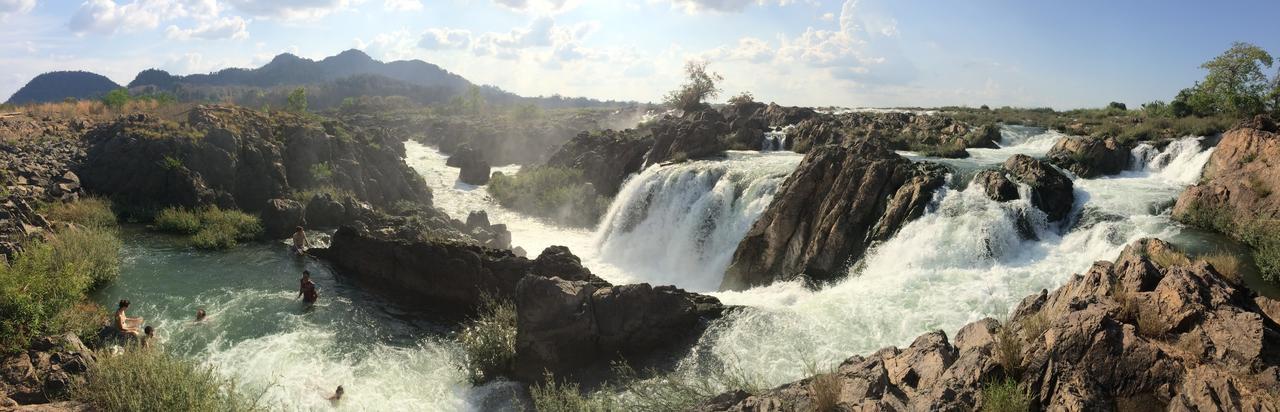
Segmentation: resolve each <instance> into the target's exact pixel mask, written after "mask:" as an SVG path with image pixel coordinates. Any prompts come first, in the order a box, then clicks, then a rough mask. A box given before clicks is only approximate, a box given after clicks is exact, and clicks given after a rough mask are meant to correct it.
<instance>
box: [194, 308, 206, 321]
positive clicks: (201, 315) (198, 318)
mask: <svg viewBox="0 0 1280 412" xmlns="http://www.w3.org/2000/svg"><path fill="white" fill-rule="evenodd" d="M205 317H206V315H205V313H204V309H196V322H204V318H205Z"/></svg>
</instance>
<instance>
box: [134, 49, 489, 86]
mask: <svg viewBox="0 0 1280 412" xmlns="http://www.w3.org/2000/svg"><path fill="white" fill-rule="evenodd" d="M355 75H378V76H383V77H387V78H390V79H394V80H399V81H402V82H406V83H409V84H413V85H418V86H423V87H432V88H440V89H445V90H450V91H453V92H455V93H458V92H461V91H463V90H466V88H467V87H469V86H471V82H469V81H467V79H464V78H462V76H459V75H457V74H453V73H450V72H449V71H447V70H445V69H442V68H440V66H436V65H434V64H431V63H427V62H424V61H421V60H401V61H393V62H389V63H383V62H380V61H377V60H374V59H373V58H372V57H369V55H367V54H365V53H364V52H362V51H359V50H355V49H351V50H347V51H344V52H342V53H339V54H338V55H336V56H331V57H327V58H325V59H323V60H320V61H315V60H311V59H305V58H301V57H298V56H294V55H292V54H289V53H283V54H280V55H278V56H276V57H275V58H274V59H271V62H270V63H267V64H266V65H264V66H262V67H259V68H256V69H241V68H230V69H223V70H219V71H217V72H214V73H209V74H192V75H187V76H173V75H170V74H169V73H166V72H164V71H161V70H155V69H151V70H145V71H143V72H142V73H139V74H138V77H137V78H135V79H134V80H133V81H132V82H130V83H129V87H130V88H134V87H141V86H155V87H158V88H160V89H163V90H168V89H172V88H173V87H174V86H176V85H178V84H186V85H203V86H252V87H262V88H270V87H276V86H300V85H315V84H320V83H326V82H331V81H334V80H338V79H341V78H346V77H351V76H355Z"/></svg>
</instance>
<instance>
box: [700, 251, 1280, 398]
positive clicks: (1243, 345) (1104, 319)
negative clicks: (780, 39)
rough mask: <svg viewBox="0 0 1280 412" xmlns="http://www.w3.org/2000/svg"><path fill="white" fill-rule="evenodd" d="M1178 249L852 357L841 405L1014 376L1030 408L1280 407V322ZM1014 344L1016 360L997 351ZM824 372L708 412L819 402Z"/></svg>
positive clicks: (1127, 256)
mask: <svg viewBox="0 0 1280 412" xmlns="http://www.w3.org/2000/svg"><path fill="white" fill-rule="evenodd" d="M1169 253H1178V252H1176V251H1174V250H1172V248H1171V247H1170V246H1169V245H1168V244H1167V243H1164V242H1162V241H1159V240H1154V239H1147V240H1140V241H1137V242H1135V243H1133V244H1131V245H1129V246H1128V247H1127V248H1126V249H1125V250H1124V252H1123V253H1121V255H1120V257H1119V258H1117V259H1116V261H1115V262H1114V263H1112V262H1098V263H1095V264H1094V265H1093V267H1092V268H1090V269H1089V270H1088V271H1087V272H1085V273H1084V274H1081V275H1075V276H1073V277H1072V278H1071V279H1070V280H1069V281H1068V282H1067V283H1066V284H1065V285H1063V286H1062V287H1060V288H1058V289H1057V290H1056V291H1054V292H1053V293H1048V292H1046V291H1042V292H1040V293H1038V294H1034V295H1031V296H1028V297H1027V298H1026V299H1024V300H1023V301H1022V303H1021V304H1020V305H1019V306H1018V308H1017V309H1016V310H1014V312H1013V315H1012V318H1011V320H1010V321H1009V323H1008V324H1005V325H999V324H998V323H997V322H995V321H994V320H991V319H984V320H981V321H978V322H975V323H971V324H969V325H967V326H965V327H963V328H961V330H960V331H959V333H957V334H956V339H955V343H954V345H952V344H949V343H948V342H947V341H946V336H945V335H943V334H942V333H940V332H930V333H927V334H925V335H922V336H921V337H919V338H917V339H916V341H915V342H913V343H912V344H911V346H909V347H908V348H906V349H902V350H899V349H896V348H887V349H882V350H880V351H878V352H876V353H875V354H872V355H870V356H867V357H865V358H864V357H861V356H854V357H852V358H849V360H846V361H845V362H844V363H843V364H841V365H840V367H839V369H838V370H837V372H836V379H837V380H838V382H837V384H838V386H839V387H840V388H841V390H840V391H839V394H838V399H837V400H836V404H837V405H836V406H837V408H839V409H841V410H981V409H982V408H983V406H984V405H983V399H982V397H981V396H980V394H981V391H982V388H983V386H984V385H986V384H988V383H989V382H992V381H993V380H995V379H1003V377H1004V376H1011V377H1014V378H1015V379H1016V382H1017V390H1020V391H1026V392H1027V393H1028V395H1029V400H1030V403H1031V404H1030V405H1029V406H1030V408H1031V410H1063V411H1086V410H1112V409H1124V408H1126V407H1136V408H1139V409H1150V410H1179V411H1181V410H1274V409H1273V408H1275V405H1277V402H1280V379H1278V378H1280V325H1277V324H1276V323H1275V322H1274V321H1269V320H1268V319H1267V318H1266V317H1265V315H1264V314H1263V312H1262V311H1261V309H1260V308H1259V306H1258V305H1256V303H1255V302H1256V299H1253V298H1252V297H1251V296H1250V292H1248V291H1246V290H1244V289H1240V288H1238V287H1236V286H1235V285H1233V284H1232V283H1231V282H1229V281H1227V280H1226V279H1224V278H1223V277H1222V276H1221V275H1220V274H1218V272H1217V271H1216V269H1214V268H1213V267H1212V266H1211V265H1209V264H1207V263H1205V262H1203V261H1201V262H1191V263H1189V264H1174V265H1171V266H1166V265H1164V264H1162V263H1161V262H1178V261H1180V259H1163V258H1156V257H1157V256H1165V257H1167V256H1168V255H1167V254H1169ZM1001 329H1007V333H1001ZM1002 346H1003V347H1008V348H1011V352H1010V353H1011V354H1012V355H1011V356H1012V357H1011V358H1008V359H1009V361H1010V363H1009V364H1007V365H1006V364H1001V363H997V362H996V360H997V359H999V358H1000V357H999V356H997V350H998V349H999V348H1000V347H1002ZM1006 366H1008V368H1007V369H1006ZM812 381H813V378H809V379H804V380H800V381H797V382H793V383H790V384H786V385H783V386H780V387H778V388H774V389H771V390H768V391H765V392H763V393H760V394H755V395H752V394H747V393H742V392H730V393H726V394H723V395H721V396H718V397H716V398H715V399H713V400H711V401H708V402H706V403H704V404H703V405H701V407H699V408H698V410H703V411H712V410H714V411H747V410H778V411H792V410H795V411H799V410H811V409H812V407H813V405H815V396H814V392H813V391H812V389H811V388H812Z"/></svg>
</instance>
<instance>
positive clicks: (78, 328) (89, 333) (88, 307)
mask: <svg viewBox="0 0 1280 412" xmlns="http://www.w3.org/2000/svg"><path fill="white" fill-rule="evenodd" d="M109 317H110V313H108V312H107V308H105V307H103V306H102V305H99V304H97V303H94V302H91V301H88V300H83V301H81V302H80V303H77V304H74V305H71V307H68V308H65V309H63V310H62V311H61V312H58V314H57V315H54V317H53V324H52V326H51V327H52V329H51V330H52V331H54V332H71V333H74V334H76V336H79V337H80V341H81V342H84V344H85V345H88V346H89V347H94V346H97V344H98V332H100V331H101V330H102V326H103V325H105V324H106V323H107V319H108V318H109Z"/></svg>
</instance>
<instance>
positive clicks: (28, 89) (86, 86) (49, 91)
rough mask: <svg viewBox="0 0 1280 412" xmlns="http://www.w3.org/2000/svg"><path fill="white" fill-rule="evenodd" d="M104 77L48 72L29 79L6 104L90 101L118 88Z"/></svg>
mask: <svg viewBox="0 0 1280 412" xmlns="http://www.w3.org/2000/svg"><path fill="white" fill-rule="evenodd" d="M120 87H121V86H120V85H119V84H116V82H113V81H111V79H108V78H107V77H106V76H103V75H100V74H96V73H89V72H83V71H66V72H49V73H45V74H42V75H39V76H36V77H35V78H34V79H31V81H30V82H27V84H26V85H25V86H22V88H21V89H18V91H17V92H16V93H14V94H13V96H12V97H9V101H8V103H13V104H25V103H43V102H56V101H62V100H63V99H66V98H68V97H73V98H76V99H91V98H96V97H101V96H102V95H105V94H107V92H109V91H112V90H115V89H118V88H120Z"/></svg>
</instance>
